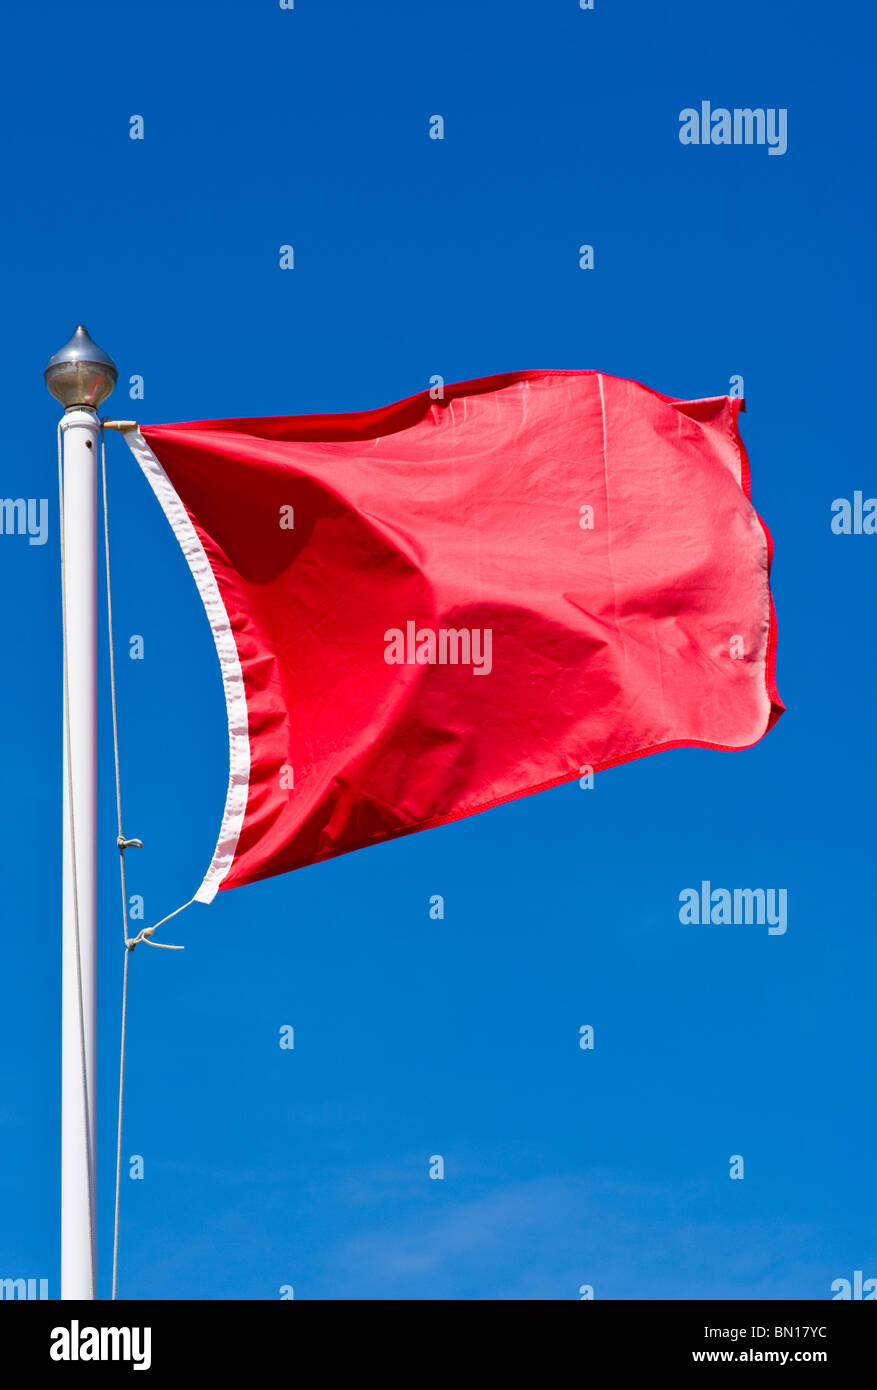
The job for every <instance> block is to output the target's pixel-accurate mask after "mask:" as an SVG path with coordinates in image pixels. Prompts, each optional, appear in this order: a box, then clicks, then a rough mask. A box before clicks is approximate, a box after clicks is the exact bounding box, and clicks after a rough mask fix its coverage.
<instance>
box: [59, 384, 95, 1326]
mask: <svg viewBox="0 0 877 1390" xmlns="http://www.w3.org/2000/svg"><path fill="white" fill-rule="evenodd" d="M61 428H62V434H63V441H64V484H63V486H64V562H65V591H66V592H65V603H64V609H65V623H66V634H65V638H66V652H67V655H66V663H67V666H66V669H67V678H66V682H65V692H64V836H63V864H64V870H63V872H64V878H63V924H62V935H63V966H62V1024H61V1297H62V1299H93V1298H94V1296H95V1287H94V1270H95V1213H94V1193H95V1181H94V1179H95V1123H96V1109H97V1107H96V1083H97V1077H96V1066H95V1062H96V1033H95V996H96V955H97V899H96V887H97V885H96V876H97V863H96V859H97V855H96V811H97V806H96V791H97V786H96V784H97V766H96V765H97V737H96V735H97V456H98V442H99V423H98V417H97V415H96V413H95V412H94V411H93V410H91V409H89V408H83V407H76V408H74V409H71V410H68V411H67V413H66V414H65V416H64V419H63V421H62V425H61ZM74 853H75V862H74Z"/></svg>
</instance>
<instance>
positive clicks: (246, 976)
mask: <svg viewBox="0 0 877 1390" xmlns="http://www.w3.org/2000/svg"><path fill="white" fill-rule="evenodd" d="M874 27H875V26H874V19H873V16H872V14H871V11H870V10H869V9H868V7H862V6H861V5H858V4H853V3H852V2H851V0H839V2H838V3H835V4H833V5H832V6H830V7H826V6H823V5H817V4H815V3H812V0H810V2H809V3H804V4H794V5H793V4H791V3H789V2H788V0H786V2H785V3H776V4H774V5H771V6H769V7H765V6H764V5H762V4H758V3H755V0H742V3H738V4H736V5H735V6H733V7H731V8H728V7H724V6H710V7H698V8H697V9H696V11H693V10H692V8H691V6H688V5H682V4H677V3H672V4H663V5H656V4H646V3H644V0H632V2H631V3H625V4H621V3H612V2H611V0H596V2H595V8H594V10H593V11H582V10H580V9H579V7H578V4H577V3H576V0H562V2H561V0H549V3H545V4H542V5H534V4H524V3H522V2H521V0H510V3H501V4H500V3H496V2H493V3H491V2H490V0H482V3H478V4H476V5H472V4H471V3H462V2H461V0H448V3H446V4H444V5H442V6H440V7H436V6H428V5H409V4H405V5H403V4H401V3H400V0H395V2H394V3H388V4H385V5H380V6H378V5H369V6H366V5H362V4H358V3H352V2H351V0H341V3H334V4H332V3H328V4H327V3H323V4H320V5H316V4H311V3H308V0H296V7H295V10H294V11H283V10H281V9H280V8H279V6H278V5H277V4H276V3H275V4H272V3H270V0H260V3H259V4H251V5H246V6H242V5H233V4H230V3H227V2H225V0H219V3H215V4H212V5H210V6H208V7H203V6H189V7H185V6H179V5H171V4H169V3H165V0H161V2H159V3H155V2H154V0H153V2H151V3H146V4H143V5H138V6H136V7H134V8H133V9H132V8H131V7H125V6H118V5H110V4H109V3H106V0H96V3H95V4H93V5H92V6H90V7H89V10H88V13H87V16H86V17H85V23H84V22H83V15H82V13H81V11H78V10H76V9H74V8H71V7H69V6H62V5H59V4H53V5H50V6H48V7H38V8H36V9H34V8H31V9H30V10H28V9H27V8H26V7H18V8H17V9H16V11H15V12H14V13H12V14H10V16H9V17H8V19H7V23H6V37H7V44H8V51H9V53H10V54H11V55H12V57H11V61H10V65H9V68H8V71H7V76H6V79H5V81H4V84H3V89H2V91H0V104H2V106H3V108H4V111H3V118H4V124H5V128H6V131H7V140H6V142H5V146H6V148H5V155H4V162H5V171H4V172H5V184H6V190H7V199H6V211H5V215H4V218H3V220H2V231H0V237H2V241H0V254H2V262H3V265H4V267H5V276H4V280H5V286H4V289H5V293H4V305H5V313H4V318H5V331H4V333H3V348H2V353H3V373H4V380H5V381H6V383H7V391H6V399H5V411H4V418H5V420H6V432H7V433H6V446H5V450H4V460H3V466H2V468H3V485H2V493H3V495H4V496H7V495H9V496H24V497H35V498H41V497H46V498H48V499H49V504H50V528H49V541H48V543H47V544H46V545H44V546H41V547H40V546H33V547H32V546H29V545H28V544H27V542H26V539H25V538H23V537H17V536H8V535H3V536H0V593H2V595H3V603H2V611H3V658H4V664H3V679H2V681H0V726H2V729H3V739H4V757H3V786H4V795H3V797H2V799H0V829H2V837H3V846H4V854H3V857H2V868H0V881H2V904H3V925H4V952H5V961H4V967H5V968H4V969H3V971H2V972H0V1039H2V1041H0V1275H2V1276H14V1275H20V1276H33V1277H48V1278H49V1281H50V1292H51V1294H52V1296H56V1295H57V1291H58V1277H59V1251H58V1199H59V1148H60V1143H59V1139H60V1134H59V1130H60V1118H59V1105H60V1092H59V1083H60V1065H59V1029H60V881H59V879H60V872H59V870H60V787H61V780H60V737H61V719H60V699H61V681H60V620H59V603H58V558H57V540H58V537H57V503H56V499H55V489H56V484H55V471H54V470H55V422H56V418H57V412H56V407H55V404H54V402H53V401H52V400H51V399H50V398H49V396H48V395H47V393H46V391H45V388H44V386H43V382H42V376H41V372H42V367H43V365H44V363H45V360H46V359H47V358H48V356H49V355H50V353H52V352H54V351H55V350H56V349H57V348H58V347H59V346H60V345H61V344H62V343H63V342H65V341H66V339H67V338H68V336H69V335H70V333H71V332H72V330H73V327H74V326H75V324H77V323H79V322H85V323H86V324H87V325H88V327H89V329H90V331H91V332H92V334H93V336H94V337H95V338H96V339H97V341H98V342H99V343H100V344H101V346H102V347H104V348H105V349H106V350H107V351H108V352H110V353H111V354H112V356H113V357H114V358H115V360H116V362H117V363H118V366H119V371H120V385H119V387H118V389H117V391H116V393H115V395H114V396H113V397H111V399H110V401H109V402H108V404H107V406H106V407H105V413H106V414H108V415H111V416H115V417H123V418H124V417H134V416H137V417H138V418H139V419H140V420H141V421H142V422H143V423H159V422H164V421H172V420H185V419H193V418H210V417H226V416H233V415H259V414H293V413H297V412H309V411H329V410H339V411H340V410H352V409H364V408H368V407H371V406H375V405H378V404H382V403H384V402H387V401H391V400H395V399H398V398H400V397H402V396H405V395H408V394H411V393H413V392H415V391H418V390H420V389H422V388H423V387H424V386H426V385H427V384H428V381H429V378H430V376H432V375H433V374H434V373H440V374H441V375H442V376H444V378H445V379H446V380H448V381H451V380H460V379H464V378H469V377H473V376H479V375H486V374H489V373H493V372H501V371H508V370H514V369H519V368H541V367H595V368H599V369H601V370H603V371H606V372H610V373H615V374H617V375H620V376H629V377H634V378H636V379H638V380H641V381H644V382H646V383H647V384H648V385H650V386H652V387H654V388H655V389H656V390H659V391H662V392H665V393H667V394H671V395H677V396H690V397H696V396H710V395H719V394H723V393H724V392H726V391H727V390H728V389H729V383H730V379H731V377H732V376H733V375H737V374H739V375H742V376H743V378H744V382H745V394H746V399H747V407H748V409H747V414H746V415H745V416H744V417H743V420H742V422H741V423H742V429H743V435H744V439H745V441H746V445H747V448H748V451H749V456H750V462H751V467H752V478H753V501H754V503H755V505H756V507H757V508H758V510H759V512H760V513H761V515H762V516H763V517H764V518H765V520H766V521H767V523H768V525H769V526H770V528H771V531H772V534H773V537H774V543H775V562H774V570H773V589H774V595H775V600H776V605H777V613H778V620H779V661H778V683H779V690H780V693H781V695H782V697H783V699H784V701H785V703H786V705H787V707H788V709H787V713H786V714H785V715H784V716H783V718H782V719H781V720H780V722H779V724H778V725H777V727H776V728H775V729H774V730H773V731H772V732H771V734H770V735H769V736H768V738H766V739H765V740H764V741H763V742H762V743H761V744H760V745H758V746H757V747H755V748H754V749H752V750H750V751H747V752H743V753H738V754H720V753H715V752H708V751H701V750H683V751H676V752H670V753H665V754H661V755H658V756H656V757H653V758H649V759H643V760H641V761H638V762H634V763H631V764H628V765H626V766H623V767H620V768H617V769H614V770H611V771H608V772H606V773H603V774H599V775H598V777H597V779H596V786H595V787H594V789H593V790H592V791H589V792H584V791H581V790H580V789H579V788H578V786H577V785H575V784H572V785H570V786H566V787H563V788H561V789H558V790H553V791H549V792H545V793H543V794H540V795H538V796H534V797H530V798H527V799H525V800H523V801H519V802H514V803H511V804H509V805H506V806H503V807H501V808H498V809H496V810H494V811H491V812H490V813H488V814H486V815H482V816H477V817H475V818H473V819H471V820H468V821H463V822H458V823H455V824H453V825H450V826H447V827H444V828H442V829H439V830H434V831H430V832H427V833H423V834H420V835H414V836H409V837H406V838H403V839H401V840H398V841H395V842H392V843H389V844H384V845H381V846H378V847H375V848H371V849H367V850H364V851H361V852H358V853H355V854H352V855H347V856H345V857H342V858H339V859H336V860H332V861H330V862H328V863H325V864H322V865H320V866H317V867H313V868H309V869H305V870H302V871H299V872H297V873H295V874H291V875H287V876H285V877H282V878H278V879H274V880H272V881H268V882H263V883H260V884H257V885H253V886H251V887H246V888H241V889H237V890H234V891H232V892H229V893H224V894H220V896H219V898H218V899H217V901H216V902H215V903H214V904H213V905H212V906H211V907H210V908H202V907H195V908H192V909H190V910H189V911H188V912H187V913H186V914H185V915H184V916H183V917H181V918H180V919H178V920H176V921H174V922H173V923H170V924H168V927H167V929H166V930H164V931H163V937H164V939H165V940H169V941H175V942H181V943H184V944H185V946H186V950H185V952H182V953H176V954H173V955H172V954H171V953H169V952H159V951H148V950H146V949H141V950H138V951H137V952H136V953H135V956H134V958H133V961H132V980H131V999H130V1045H129V1058H128V1103H127V1113H126V1127H125V1141H124V1153H125V1155H126V1156H127V1155H131V1154H141V1155H143V1158H144V1162H145V1177H144V1179H143V1180H142V1181H131V1180H129V1179H127V1178H125V1179H124V1180H123V1188H122V1243H121V1274H120V1295H121V1296H122V1297H130V1298H139V1297H150V1296H151V1297H162V1298H197V1297H200V1298H256V1299H275V1298H277V1297H279V1290H280V1288H281V1286H283V1285H287V1284H291V1285H293V1286H294V1288H295V1296H296V1298H328V1299H337V1298H356V1299H359V1298H382V1299H398V1298H424V1299H434V1298H454V1299H484V1298H524V1299H528V1298H550V1299H568V1298H577V1297H578V1291H579V1287H580V1286H581V1285H583V1284H590V1285H592V1286H593V1288H594V1292H595V1295H596V1297H597V1298H612V1297H615V1298H667V1297H669V1298H689V1297H706V1298H741V1299H745V1298H752V1297H768V1298H781V1297H789V1298H810V1297H814V1298H821V1297H829V1296H830V1293H829V1285H830V1283H831V1281H832V1280H833V1279H835V1278H837V1277H847V1278H852V1272H853V1270H855V1269H862V1270H864V1273H865V1277H866V1278H867V1277H869V1276H877V1224H875V1216H874V1203H873V1164H872V1157H871V1155H872V1153H873V1145H874V1110H873V1021H872V1010H873V1003H872V999H873V974H874V964H875V948H874V938H873V823H874V814H873V813H874V805H873V802H874V787H875V778H874V771H875V752H874V740H873V734H872V727H873V710H874V705H875V676H877V671H875V656H874V642H873V605H874V583H873V563H874V553H873V552H874V549H875V547H877V538H875V537H869V536H864V535H860V536H837V535H833V534H832V532H831V529H830V521H831V503H832V501H833V500H834V499H835V498H838V497H847V498H852V496H853V493H854V491H855V490H862V491H864V493H865V495H866V496H868V495H870V493H872V492H877V484H875V468H874V461H873V458H874V455H873V442H872V438H871V433H870V402H871V399H872V396H873V379H874V372H875V361H874V354H873V341H872V340H873V325H874V321H875V303H874V298H875V296H874V276H873V231H872V228H873V211H874V194H873V174H872V152H873V147H874V138H875V130H874V107H873V100H872V85H873V84H872V79H871V71H870V69H871V57H870V55H871V52H872V51H873V42H874V37H875V35H874ZM77 55H78V56H77ZM702 100H710V101H711V103H712V105H713V106H714V107H718V106H725V107H731V108H733V107H735V106H737V107H745V106H749V107H754V106H763V107H774V108H781V107H782V108H785V109H787V111H788V150H787V152H786V153H785V154H783V155H782V156H781V157H772V156H770V155H769V154H768V152H767V149H766V148H765V147H763V146H762V147H757V146H750V147H745V146H744V147H722V146H717V147H714V146H706V147H686V146H683V145H682V144H680V142H679V139H678V132H679V113H680V111H682V109H683V108H685V107H689V106H695V107H697V106H699V104H700V102H701V101H702ZM134 114H139V115H142V116H143V118H144V122H145V138H144V139H143V140H142V141H132V140H131V139H129V133H128V132H129V118H130V117H131V116H132V115H134ZM434 114H441V115H442V116H443V117H444V120H445V138H444V140H443V141H436V140H430V139H429V138H428V123H429V118H430V116H432V115H434ZM287 243H288V244H292V245H293V246H294V247H295V269H294V270H293V271H282V270H280V269H279V267H278V258H279V248H280V247H281V246H282V245H283V244H287ZM585 243H587V244H590V245H592V246H593V247H594V256H595V268H594V269H593V270H592V271H582V270H580V269H579V264H578V249H579V246H580V245H582V244H585ZM135 373H137V374H142V376H143V377H144V382H145V398H144V400H143V401H142V402H137V403H134V402H132V401H130V400H129V399H128V390H127V383H128V380H129V377H130V376H131V375H132V374H135ZM109 467H110V479H111V511H112V529H113V546H114V549H113V560H114V606H115V615H116V624H117V634H118V637H119V641H120V646H121V647H122V652H121V659H120V663H119V667H120V669H119V698H120V717H121V723H122V767H123V777H124V783H125V801H126V808H127V809H126V815H125V822H126V830H127V833H128V834H129V835H136V836H140V837H141V838H142V839H143V840H144V842H145V845H146V849H145V850H144V852H143V853H142V854H136V857H135V853H136V852H132V855H131V856H129V875H130V878H129V891H131V892H136V893H140V894H142V895H143V897H144V899H145V904H146V916H147V919H148V920H149V921H154V920H155V919H156V918H158V917H161V916H163V915H164V914H165V913H166V912H168V911H170V910H171V909H172V908H174V907H176V906H177V905H178V904H179V903H181V902H183V901H184V900H185V899H186V898H188V897H189V896H190V895H191V893H192V892H193V891H194V889H195V888H196V886H197V885H198V883H199V882H200V880H201V877H202V874H203V871H204V868H205V867H206V864H207V862H208V860H209V858H210V855H211V852H212V849H213V845H214V842H215V838H216V832H217V829H218V824H219V819H220V815H221V811H222V806H223V800H224V790H225V782H226V775H227V763H226V757H227V750H226V735H225V715H224V706H223V698H222V690H221V684H220V679H219V671H218V666H217V662H216V658H215V654H214V651H213V646H212V639H211V637H210V633H209V630H208V627H207V623H206V620H205V617H204V614H203V611H202V610H201V608H200V606H199V601H198V597H197V594H196V590H195V587H194V584H193V582H192V580H191V578H190V576H189V574H188V571H187V569H186V566H185V563H184V561H183V558H182V556H181V554H180V553H179V551H178V550H177V547H176V543H175V541H174V540H173V537H172V535H171V533H170V531H169V529H168V528H167V525H166V523H165V521H164V519H163V517H162V515H161V514H160V512H159V509H158V507H157V505H156V503H155V501H154V499H153V497H152V496H151V494H150V492H149V489H148V487H147V485H146V483H145V481H144V480H143V478H142V477H141V476H140V474H139V470H138V469H137V466H136V464H135V463H134V461H133V459H132V458H131V457H130V456H129V454H128V452H127V450H126V448H125V446H124V445H123V444H122V443H121V441H120V440H118V439H115V438H111V439H110V440H109ZM132 634H139V635H141V636H142V637H143V639H144V650H145V659H144V660H143V661H141V662H135V661H130V660H128V659H127V657H126V655H125V647H126V645H127V638H128V637H129V636H130V635H132ZM102 666H103V668H104V674H105V662H104V659H103V653H102ZM101 714H102V720H103V722H102V745H101V763H100V787H101V794H102V808H103V812H102V826H101V833H102V854H101V893H102V909H101V918H100V923H99V931H100V991H101V994H100V1030H101V1042H100V1057H99V1065H100V1121H99V1142H100V1160H99V1164H100V1222H101V1236H100V1256H99V1259H100V1274H99V1288H100V1293H101V1295H102V1296H106V1294H107V1293H108V1291H109V1275H110V1261H111V1238H112V1196H113V1166H114V1157H115V1146H114V1139H115V1088H116V1082H117V1073H116V1068H117V1049H118V1012H119V991H120V980H121V965H122V952H121V946H120V924H119V921H118V887H117V878H116V874H117V860H116V853H115V847H114V837H115V827H114V813H115V812H114V802H113V785H112V761H111V744H110V728H109V710H108V703H107V702H106V701H105V703H104V707H103V708H102V711H101ZM701 879H709V880H711V882H712V883H713V884H714V885H727V886H757V885H763V886H765V887H786V888H787V889H788V894H789V928H788V932H787V933H786V935H785V936H781V937H780V936H777V937H768V935H767V933H766V930H764V929H761V930H759V929H758V928H754V927H748V928H747V927H738V928H730V927H718V926H716V927H706V928H700V927H683V926H682V925H681V924H680V922H679V920H678V895H679V893H680V891H681V890H682V889H684V888H686V887H688V886H691V885H698V884H699V883H700V881H701ZM434 893H441V894H442V895H443V896H444V898H445V904H446V913H445V919H444V921H443V922H433V921H430V919H429V916H428V903H429V897H430V895H431V894H434ZM585 1023H589V1024H591V1025H593V1026H594V1028H595V1030H596V1046H595V1049H594V1051H593V1052H583V1051H581V1050H580V1048H579V1047H578V1039H579V1028H580V1026H581V1025H582V1024H585ZM284 1024H291V1025H293V1026H294V1028H295V1050H294V1051H292V1052H289V1051H281V1050H280V1048H279V1046H278V1037H279V1029H280V1028H281V1026H282V1025H284ZM433 1154H441V1155H443V1157H444V1160H445V1178H444V1180H443V1181H431V1180H430V1179H429V1177H428V1164H429V1158H430V1156H431V1155H433ZM732 1154H742V1155H743V1157H744V1160H745V1178H744V1180H743V1181H731V1180H730V1179H729V1159H730V1156H731V1155H732Z"/></svg>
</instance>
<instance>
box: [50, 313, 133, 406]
mask: <svg viewBox="0 0 877 1390" xmlns="http://www.w3.org/2000/svg"><path fill="white" fill-rule="evenodd" d="M118 375H119V374H118V372H117V371H116V364H115V362H114V361H113V359H112V357H108V356H107V354H106V353H105V352H104V351H103V349H102V348H99V347H98V345H97V343H95V342H92V340H91V338H90V337H89V335H88V329H87V328H86V327H85V325H84V324H82V323H81V324H80V325H79V327H78V328H77V330H76V332H75V333H74V334H73V337H72V338H71V339H70V342H69V343H65V344H64V346H63V347H62V348H60V349H59V350H58V352H56V353H55V355H54V357H50V358H49V361H48V364H47V366H46V370H45V371H44V372H43V376H44V377H45V379H46V385H47V386H48V388H49V390H50V391H51V393H52V395H53V396H54V397H55V400H56V401H60V402H61V404H62V405H63V407H64V409H65V410H73V409H74V408H75V407H76V406H87V407H90V408H91V409H92V410H95V409H96V408H97V407H98V406H99V405H100V404H101V403H102V402H103V401H105V400H106V398H107V396H108V395H109V394H110V392H111V391H112V389H113V387H114V386H115V384H116V380H117V378H118Z"/></svg>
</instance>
